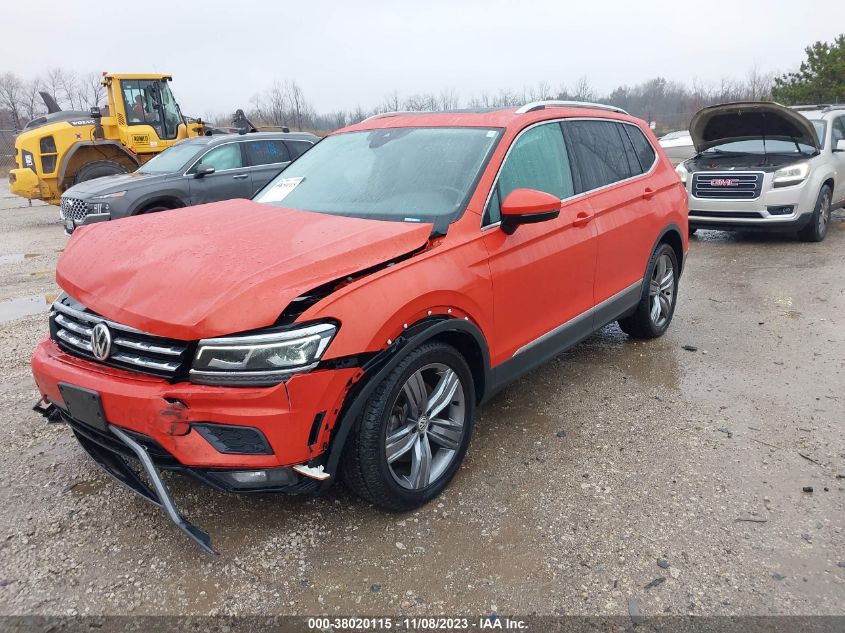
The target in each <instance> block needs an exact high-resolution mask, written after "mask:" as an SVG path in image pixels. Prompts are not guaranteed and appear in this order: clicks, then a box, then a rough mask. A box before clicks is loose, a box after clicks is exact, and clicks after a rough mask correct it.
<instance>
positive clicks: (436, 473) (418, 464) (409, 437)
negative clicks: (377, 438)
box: [384, 363, 467, 490]
mask: <svg viewBox="0 0 845 633" xmlns="http://www.w3.org/2000/svg"><path fill="white" fill-rule="evenodd" d="M466 426H467V425H466V402H465V396H464V388H463V384H462V383H461V379H460V378H459V377H458V374H457V373H456V372H455V371H454V370H453V369H451V368H450V367H448V366H447V365H445V364H443V363H432V364H429V365H425V366H424V367H421V368H420V369H418V370H417V371H415V372H414V373H413V374H411V376H410V377H409V378H408V379H407V380H406V381H405V384H404V385H402V389H400V391H399V394H398V395H397V396H396V401H395V402H394V404H393V407H392V408H391V414H390V419H389V420H388V425H387V433H386V436H385V441H384V451H385V457H386V459H387V466H388V468H389V469H390V474H391V475H392V476H393V478H394V480H395V481H396V482H397V483H398V484H399V485H400V486H402V487H403V488H407V489H409V490H421V489H423V488H425V487H427V486H429V485H430V484H432V483H433V482H435V481H437V479H438V478H439V477H441V476H442V475H443V473H444V472H446V470H447V469H448V468H449V466H450V465H451V464H452V461H453V460H454V459H455V456H456V455H457V453H458V450H459V449H460V447H461V445H462V444H463V440H464V433H465V432H466Z"/></svg>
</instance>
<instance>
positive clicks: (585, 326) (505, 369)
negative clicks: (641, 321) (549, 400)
mask: <svg viewBox="0 0 845 633" xmlns="http://www.w3.org/2000/svg"><path fill="white" fill-rule="evenodd" d="M641 292H642V282H637V283H635V284H632V285H630V286H628V287H627V288H625V289H624V290H622V291H621V292H619V293H617V294H615V295H613V296H612V297H610V298H609V299H607V300H606V301H603V302H602V303H600V304H599V305H597V306H595V307H594V308H591V309H590V310H587V311H586V312H583V313H581V314H579V315H578V316H576V317H574V318H573V319H571V320H569V321H567V322H566V323H564V324H562V325H560V326H558V327H557V328H555V329H554V330H552V331H550V332H547V333H546V334H544V335H543V336H541V337H540V338H538V339H536V340H534V341H532V342H530V343H528V344H527V345H524V346H523V347H521V348H519V349H518V350H517V351H516V353H515V354H514V355H513V356H512V357H511V358H509V359H508V360H506V361H505V362H503V363H501V364H500V365H496V367H494V368H493V384H492V385H491V386H490V389H489V390H488V394H486V397H489V396H490V395H492V394H493V393H495V392H496V391H498V390H499V389H501V388H502V387H504V386H505V385H507V384H509V383H511V382H513V381H514V380H516V379H517V378H519V377H520V376H521V375H523V374H525V373H526V372H529V371H531V370H532V369H534V368H535V367H538V366H539V365H542V364H543V363H545V362H547V361H548V360H550V359H552V358H554V357H555V356H557V355H558V354H560V353H562V352H564V351H566V350H567V349H569V348H570V347H572V346H574V345H576V344H578V343H580V342H581V341H582V340H584V339H585V338H587V337H588V336H589V335H590V334H592V333H593V332H595V331H596V330H598V329H600V328H602V327H604V326H605V325H607V324H608V323H610V322H611V321H615V320H616V319H618V318H620V317H622V316H624V315H625V314H627V313H629V312H630V311H631V310H632V309H634V308H636V306H637V303H638V302H639V300H640V294H641Z"/></svg>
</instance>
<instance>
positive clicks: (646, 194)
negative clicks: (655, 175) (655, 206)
mask: <svg viewBox="0 0 845 633" xmlns="http://www.w3.org/2000/svg"><path fill="white" fill-rule="evenodd" d="M656 193H657V192H656V191H655V190H654V189H652V188H651V187H646V188H645V189H644V190H643V200H651V199H652V198H653V197H654V194H656Z"/></svg>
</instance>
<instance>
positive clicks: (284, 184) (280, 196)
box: [258, 176, 305, 202]
mask: <svg viewBox="0 0 845 633" xmlns="http://www.w3.org/2000/svg"><path fill="white" fill-rule="evenodd" d="M303 180H305V177H304V176H300V177H299V178H282V179H281V180H280V181H279V182H277V183H276V184H275V185H274V186H273V188H272V189H270V190H269V191H268V192H267V193H265V194H264V195H263V196H261V199H260V200H259V201H258V202H280V201H282V200H284V199H285V198H286V197H287V195H288V194H289V193H290V192H291V191H293V190H294V189H296V188H297V186H299V183H301V182H302V181H303Z"/></svg>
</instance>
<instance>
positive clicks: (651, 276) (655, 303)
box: [619, 244, 680, 338]
mask: <svg viewBox="0 0 845 633" xmlns="http://www.w3.org/2000/svg"><path fill="white" fill-rule="evenodd" d="M679 275H680V269H679V268H678V258H677V257H676V256H675V250H674V249H673V248H672V247H671V246H669V245H668V244H660V245H659V246H658V247H657V248H656V249H655V251H654V254H652V256H651V260H649V264H648V269H647V271H646V276H645V283H644V284H643V291H642V295H641V296H640V302H639V303H638V304H637V308H636V310H635V311H634V313H633V314H631V315H630V316H627V317H625V318H624V319H619V327H620V328H622V331H623V332H625V334H627V335H628V336H632V337H634V338H657V337H658V336H662V335H663V333H664V332H665V331H666V330H667V328H668V327H669V324H670V323H671V322H672V316H673V315H674V314H675V303H676V301H677V299H678V278H679Z"/></svg>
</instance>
